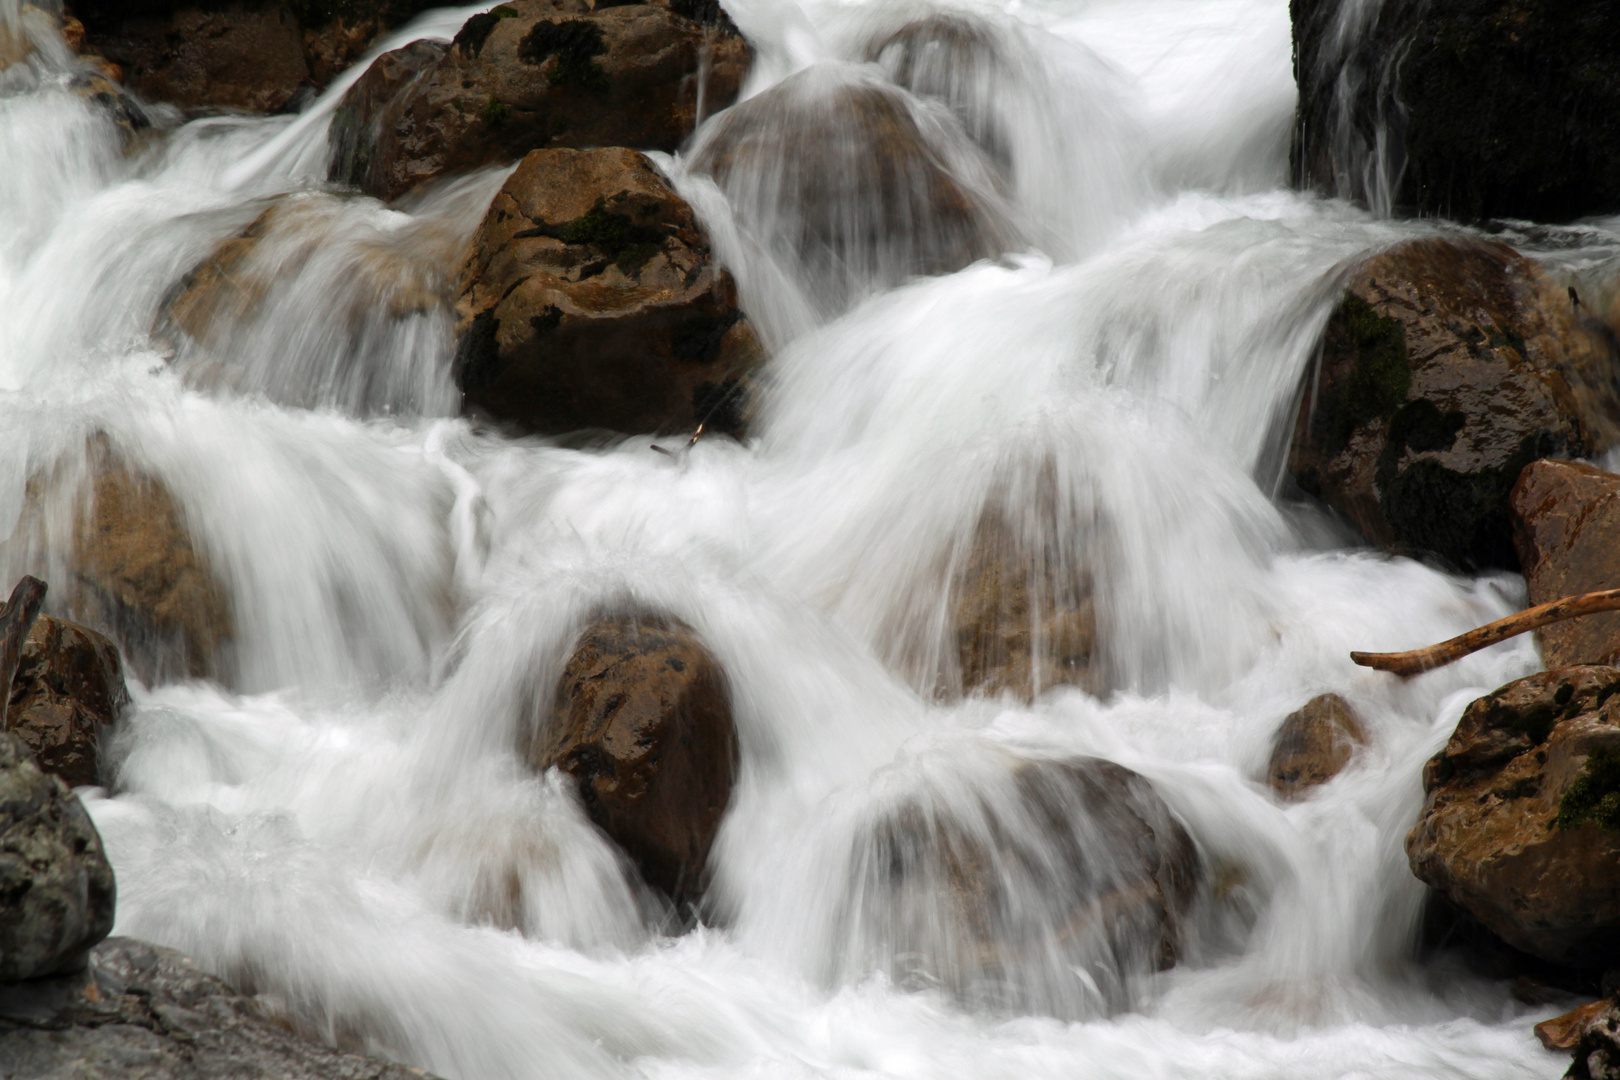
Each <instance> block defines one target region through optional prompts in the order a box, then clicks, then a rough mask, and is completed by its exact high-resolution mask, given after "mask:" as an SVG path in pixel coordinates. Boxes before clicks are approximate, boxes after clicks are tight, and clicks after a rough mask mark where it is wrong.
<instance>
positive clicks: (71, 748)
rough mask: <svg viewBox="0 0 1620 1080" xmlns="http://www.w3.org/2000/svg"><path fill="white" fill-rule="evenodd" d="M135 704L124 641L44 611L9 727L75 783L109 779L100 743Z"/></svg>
mask: <svg viewBox="0 0 1620 1080" xmlns="http://www.w3.org/2000/svg"><path fill="white" fill-rule="evenodd" d="M127 704H129V691H128V690H127V689H126V688H125V686H124V672H123V665H122V664H121V663H120V661H119V659H118V648H117V646H115V645H114V644H113V643H112V642H111V641H109V640H108V639H107V638H105V637H103V636H102V635H100V634H98V633H96V632H95V631H94V630H90V629H87V628H85V627H83V626H79V625H78V624H77V623H71V622H68V621H67V620H65V619H53V618H51V617H50V616H48V615H44V616H41V617H40V619H39V621H38V622H36V623H35V624H34V629H33V632H31V633H30V634H29V635H28V640H27V642H26V643H25V644H24V645H23V653H22V664H21V665H20V666H19V667H18V668H17V675H16V678H15V679H13V680H12V684H11V699H10V704H9V707H8V709H7V711H6V722H7V728H8V730H9V731H10V732H11V733H12V734H13V735H16V736H17V737H18V738H20V739H21V740H22V741H23V743H24V744H25V745H26V746H27V747H28V749H29V751H30V752H31V753H32V754H33V755H34V760H35V762H36V763H37V764H38V765H39V767H40V769H42V770H43V771H44V772H45V773H46V774H48V775H52V776H59V777H61V778H62V780H63V782H64V783H66V784H67V785H68V786H69V787H83V786H86V785H90V784H98V783H103V782H104V779H103V777H102V776H101V775H100V772H99V769H98V761H97V757H98V747H99V745H100V742H101V739H102V737H103V736H104V735H105V734H106V733H108V732H110V731H111V729H112V726H113V724H114V723H116V722H117V720H118V714H119V713H120V712H121V711H122V710H123V708H124V706H126V705H127Z"/></svg>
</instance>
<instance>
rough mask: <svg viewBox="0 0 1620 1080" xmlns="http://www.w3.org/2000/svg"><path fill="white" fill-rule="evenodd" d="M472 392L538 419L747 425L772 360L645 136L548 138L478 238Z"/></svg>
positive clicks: (466, 322) (470, 270) (530, 426)
mask: <svg viewBox="0 0 1620 1080" xmlns="http://www.w3.org/2000/svg"><path fill="white" fill-rule="evenodd" d="M461 281H462V284H461V288H460V298H459V299H458V301H457V303H456V313H457V316H458V318H459V325H458V328H457V338H458V344H457V349H456V359H455V376H456V381H457V383H458V384H459V385H460V386H461V388H462V390H463V391H465V393H466V398H467V403H468V404H469V405H472V406H476V407H478V408H480V409H483V410H485V411H487V412H488V413H490V414H492V415H494V416H497V417H500V418H503V419H507V420H512V421H516V422H517V423H519V424H521V425H522V426H523V427H525V428H526V429H527V430H530V431H535V432H542V433H555V432H564V431H572V430H576V429H580V428H608V429H612V430H615V431H623V432H656V431H659V430H669V429H673V428H679V429H683V430H691V429H692V428H693V427H695V426H696V425H697V424H698V423H699V422H705V421H706V422H707V423H708V425H709V427H711V428H715V429H718V430H721V431H732V432H735V431H736V430H737V429H738V428H739V427H740V425H741V416H740V413H739V405H740V399H741V398H742V395H743V388H742V385H741V383H740V382H739V381H738V380H741V379H744V378H745V377H746V375H747V373H748V372H749V371H750V370H751V369H752V368H753V367H754V366H756V365H757V364H758V363H759V362H760V360H761V359H762V357H761V353H760V349H759V346H758V342H757V341H756V339H755V338H754V336H753V332H752V331H751V330H750V329H749V327H748V324H747V323H746V321H744V319H743V316H742V313H741V312H740V311H738V309H737V293H736V287H735V285H733V283H732V280H731V276H730V275H729V274H727V273H726V272H725V271H723V270H721V269H720V268H719V267H717V266H716V265H715V264H714V262H713V259H712V256H711V253H710V250H709V242H708V238H707V237H706V236H705V235H704V234H703V232H702V230H701V229H700V228H699V226H698V223H697V219H696V218H695V217H694V216H693V214H692V208H691V207H690V206H688V205H687V204H686V202H685V201H684V200H682V199H681V198H680V196H678V195H676V194H675V192H674V191H673V190H672V189H671V188H670V187H669V185H668V184H667V183H666V182H665V181H664V179H663V177H661V176H660V175H659V174H658V173H657V172H656V171H655V170H654V169H653V167H652V164H651V162H649V161H648V160H647V159H646V158H645V157H643V156H642V155H640V154H638V153H636V152H635V151H633V150H624V149H606V150H537V151H535V152H534V153H532V154H530V155H529V156H528V157H526V158H524V159H523V163H522V164H521V165H519V166H518V169H517V171H516V172H514V173H513V174H512V176H511V178H510V179H508V180H507V182H506V185H505V186H504V187H503V188H502V189H501V191H500V193H499V194H497V195H496V196H495V199H494V201H493V202H492V203H491V204H490V208H489V213H488V215H487V216H486V217H485V218H484V223H483V225H482V227H481V228H480V229H479V232H478V235H477V236H476V238H475V239H474V242H473V253H472V256H471V257H470V258H469V259H468V261H467V264H466V267H465V268H464V270H463V272H462V277H461Z"/></svg>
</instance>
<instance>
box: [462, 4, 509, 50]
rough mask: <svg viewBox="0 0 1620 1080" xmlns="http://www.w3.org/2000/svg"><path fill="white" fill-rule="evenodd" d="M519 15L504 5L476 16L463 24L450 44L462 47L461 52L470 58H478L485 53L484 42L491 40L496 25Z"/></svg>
mask: <svg viewBox="0 0 1620 1080" xmlns="http://www.w3.org/2000/svg"><path fill="white" fill-rule="evenodd" d="M517 14H518V13H517V11H516V9H514V8H509V7H507V6H506V5H505V4H502V5H501V6H500V7H498V8H495V9H493V10H491V11H485V12H483V13H481V14H478V15H474V16H473V17H472V18H470V19H468V20H467V21H466V22H464V23H462V24H461V29H460V30H457V31H456V36H455V38H454V39H453V40H452V41H451V42H450V44H452V45H457V46H460V48H461V51H462V52H463V53H464V54H466V55H468V56H477V55H478V54H479V53H481V52H483V50H484V42H486V41H488V40H489V34H490V31H491V30H494V29H495V24H496V23H498V22H500V21H501V20H502V19H515V18H517Z"/></svg>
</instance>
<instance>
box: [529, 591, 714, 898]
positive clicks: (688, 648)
mask: <svg viewBox="0 0 1620 1080" xmlns="http://www.w3.org/2000/svg"><path fill="white" fill-rule="evenodd" d="M526 756H527V759H528V762H529V764H530V765H531V766H532V767H533V768H534V769H536V770H537V771H544V770H546V769H550V768H553V767H555V768H558V769H560V770H562V771H563V772H565V773H567V774H568V775H570V776H572V777H573V778H574V779H575V780H576V781H577V782H578V784H579V793H580V798H581V800H582V801H583V802H584V805H585V812H586V814H587V815H588V816H589V817H590V819H591V820H592V821H594V822H595V823H596V824H597V825H598V826H599V827H600V828H601V829H602V831H603V832H605V833H606V834H607V835H608V837H609V838H610V839H612V840H613V842H614V843H616V844H618V845H619V847H620V848H622V849H623V850H624V851H625V853H626V854H628V855H629V856H630V859H631V861H632V862H634V863H635V865H636V867H637V868H638V869H639V870H640V871H641V875H642V877H643V878H644V879H645V880H646V881H647V883H648V884H649V885H652V886H653V887H654V888H656V889H658V890H660V891H661V892H663V893H664V894H665V895H667V896H669V897H670V898H671V899H672V900H673V901H674V902H675V903H676V904H677V905H681V906H684V905H688V904H691V903H694V902H695V901H696V900H697V899H698V898H699V897H700V896H701V895H702V892H703V888H704V885H705V883H706V881H707V866H708V860H709V848H710V847H711V846H712V845H713V843H714V837H715V834H716V833H717V832H718V831H719V828H720V820H721V818H722V817H724V816H725V812H726V805H727V803H728V802H729V801H730V799H731V787H732V783H733V781H734V779H735V773H736V767H737V731H736V726H735V724H734V723H733V721H732V718H731V691H730V688H729V686H728V685H727V681H726V675H725V672H724V671H723V670H721V668H720V665H719V663H718V662H717V661H716V660H715V659H714V657H713V656H712V655H711V654H710V653H709V651H708V650H707V649H705V648H704V647H703V644H702V642H701V641H699V640H698V638H697V636H696V635H695V634H694V633H693V632H692V631H691V629H690V628H688V627H686V626H684V625H682V624H681V623H678V622H676V621H674V620H672V619H664V618H659V617H655V616H648V615H620V616H612V617H608V618H604V619H601V620H599V621H597V622H596V623H594V624H592V625H591V626H590V627H588V628H587V629H586V630H585V632H584V633H583V634H582V635H580V638H579V641H578V643H577V644H576V645H575V646H574V651H573V654H572V655H571V656H570V657H569V659H568V665H567V667H566V668H565V669H564V671H563V675H562V679H561V681H560V682H559V683H558V685H557V697H556V699H555V703H554V705H553V707H552V709H551V713H550V715H549V716H548V717H546V718H545V719H544V720H543V721H542V723H541V724H540V726H539V729H538V730H537V731H536V732H535V735H534V738H533V740H532V741H531V743H530V744H529V746H528V748H527V752H526Z"/></svg>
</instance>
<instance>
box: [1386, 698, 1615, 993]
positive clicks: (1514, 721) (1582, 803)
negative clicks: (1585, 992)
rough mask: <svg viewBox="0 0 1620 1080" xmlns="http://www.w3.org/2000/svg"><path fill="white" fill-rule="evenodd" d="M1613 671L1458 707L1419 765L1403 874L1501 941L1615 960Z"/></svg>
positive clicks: (1576, 959) (1584, 963) (1562, 959)
mask: <svg viewBox="0 0 1620 1080" xmlns="http://www.w3.org/2000/svg"><path fill="white" fill-rule="evenodd" d="M1617 692H1620V669H1617V668H1611V667H1571V668H1564V669H1562V670H1559V671H1545V672H1540V673H1538V674H1535V675H1531V676H1530V677H1528V678H1524V679H1520V680H1518V681H1517V682H1512V683H1509V684H1507V685H1506V686H1504V687H1502V688H1500V689H1499V690H1497V691H1495V692H1494V693H1492V694H1489V695H1487V696H1486V697H1483V698H1480V699H1479V700H1478V701H1475V702H1474V703H1473V704H1472V705H1470V706H1469V707H1468V709H1467V711H1466V712H1464V713H1463V717H1462V720H1461V722H1459V723H1458V725H1457V730H1456V731H1455V732H1454V733H1453V734H1452V736H1451V740H1450V741H1449V742H1448V743H1447V744H1446V747H1445V749H1444V750H1442V751H1441V752H1440V753H1439V754H1436V755H1435V756H1434V757H1433V758H1432V759H1430V761H1429V763H1428V764H1427V765H1426V766H1425V767H1424V770H1423V786H1424V789H1425V791H1426V792H1427V794H1428V797H1427V800H1426V802H1425V803H1424V807H1423V812H1422V815H1421V816H1420V817H1419V819H1418V823H1417V824H1416V825H1415V826H1414V827H1413V828H1412V831H1411V832H1410V833H1409V834H1408V835H1407V838H1406V853H1407V857H1408V859H1409V860H1410V862H1411V865H1412V872H1413V873H1414V874H1416V875H1417V876H1418V877H1419V878H1420V879H1422V880H1423V881H1425V882H1427V883H1428V884H1429V885H1432V886H1433V887H1434V888H1436V889H1438V890H1439V891H1440V892H1441V893H1443V894H1444V895H1445V896H1446V897H1447V898H1448V899H1449V900H1451V901H1452V902H1453V903H1455V904H1457V905H1458V906H1460V907H1462V908H1463V909H1464V910H1466V911H1467V912H1468V913H1469V914H1470V915H1472V916H1473V917H1474V918H1476V919H1478V920H1479V921H1480V922H1481V923H1483V924H1484V925H1485V926H1486V927H1488V928H1489V929H1490V930H1491V931H1492V932H1494V933H1495V934H1496V935H1497V936H1499V937H1501V938H1502V939H1503V940H1504V941H1506V942H1507V943H1508V944H1509V945H1512V946H1513V947H1515V948H1517V949H1522V950H1524V951H1525V952H1528V953H1530V954H1532V955H1534V956H1537V957H1540V958H1542V959H1545V960H1550V961H1553V962H1555V963H1560V964H1569V965H1573V966H1577V967H1591V968H1598V969H1602V968H1606V967H1613V966H1615V965H1616V963H1617V962H1620V698H1615V697H1614V696H1613V695H1615V694H1616V693H1617Z"/></svg>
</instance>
